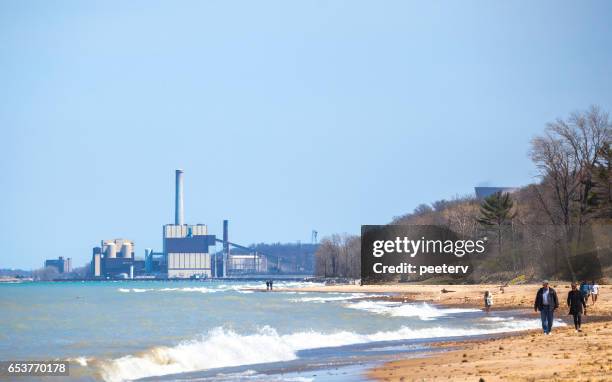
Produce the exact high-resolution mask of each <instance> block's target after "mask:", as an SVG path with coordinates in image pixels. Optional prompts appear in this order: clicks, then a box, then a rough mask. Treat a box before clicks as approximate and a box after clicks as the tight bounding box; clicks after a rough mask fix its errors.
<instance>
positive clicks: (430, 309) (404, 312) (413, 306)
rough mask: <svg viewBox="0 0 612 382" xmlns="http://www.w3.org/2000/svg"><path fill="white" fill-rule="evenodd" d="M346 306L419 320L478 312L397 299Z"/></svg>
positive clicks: (477, 310)
mask: <svg viewBox="0 0 612 382" xmlns="http://www.w3.org/2000/svg"><path fill="white" fill-rule="evenodd" d="M346 307H347V308H351V309H358V310H365V311H367V312H371V313H377V314H383V315H388V316H393V317H418V318H419V319H421V320H434V319H436V318H438V317H442V316H447V315H451V314H459V313H470V312H480V309H471V308H438V307H435V306H433V305H430V304H427V303H425V302H423V303H402V302H397V301H371V300H367V301H359V302H354V303H350V304H347V305H346Z"/></svg>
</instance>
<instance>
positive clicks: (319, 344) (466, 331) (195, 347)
mask: <svg viewBox="0 0 612 382" xmlns="http://www.w3.org/2000/svg"><path fill="white" fill-rule="evenodd" d="M539 326H540V323H539V320H537V319H529V320H515V321H511V322H502V323H500V324H499V325H498V326H496V327H493V328H450V327H442V326H438V327H432V328H422V329H411V328H408V327H406V326H403V327H401V328H399V329H398V330H394V331H379V332H374V333H371V334H360V333H355V332H350V331H337V332H333V333H321V332H317V331H303V332H296V333H291V334H283V335H281V334H279V333H278V332H277V331H276V330H274V329H273V328H270V327H263V328H261V329H259V330H258V331H257V332H255V333H251V334H238V333H236V332H234V331H232V330H227V329H224V328H215V329H213V330H211V331H209V332H208V333H207V334H205V335H203V336H201V338H198V339H195V340H191V341H185V342H182V343H180V344H178V345H176V346H171V347H167V346H160V347H155V348H152V349H149V350H147V351H144V352H142V353H138V354H134V355H127V356H124V357H121V358H117V359H113V360H108V361H103V362H100V363H99V364H98V367H99V368H100V373H101V375H102V377H103V378H104V380H106V381H108V382H120V381H125V380H131V379H137V378H144V377H151V376H160V375H165V374H174V373H184V372H190V371H197V370H207V369H213V368H221V367H231V366H241V365H252V364H258V363H267V362H280V361H290V360H294V359H296V358H298V352H299V351H300V350H306V349H315V348H325V347H336V346H345V345H353V344H360V343H369V342H377V341H394V340H408V339H423V338H440V337H451V336H453V337H456V336H459V337H461V336H474V335H480V334H493V333H503V332H511V331H520V330H526V329H535V328H538V327H539Z"/></svg>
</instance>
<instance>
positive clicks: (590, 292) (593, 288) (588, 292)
mask: <svg viewBox="0 0 612 382" xmlns="http://www.w3.org/2000/svg"><path fill="white" fill-rule="evenodd" d="M580 293H582V296H584V299H585V301H587V302H588V301H589V296H590V297H591V298H592V299H593V304H595V302H596V301H597V296H598V295H599V285H597V283H596V282H595V281H591V283H590V284H589V283H588V282H586V281H583V282H581V283H580Z"/></svg>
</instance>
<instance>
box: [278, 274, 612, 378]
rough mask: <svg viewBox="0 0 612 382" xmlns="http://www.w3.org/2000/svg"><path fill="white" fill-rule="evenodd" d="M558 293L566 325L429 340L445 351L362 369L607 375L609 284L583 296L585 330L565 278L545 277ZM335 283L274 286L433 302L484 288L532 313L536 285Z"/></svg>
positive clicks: (611, 339)
mask: <svg viewBox="0 0 612 382" xmlns="http://www.w3.org/2000/svg"><path fill="white" fill-rule="evenodd" d="M551 286H552V287H553V288H554V289H555V290H556V291H557V294H558V296H559V309H558V310H557V311H556V313H555V318H558V319H561V320H563V321H564V322H565V323H566V324H567V326H565V327H556V328H553V332H552V335H551V336H544V335H542V333H541V330H525V331H518V332H508V333H504V335H502V336H495V337H493V338H488V339H473V338H466V339H461V340H454V341H441V342H437V343H433V344H432V346H433V347H435V348H438V349H440V348H445V349H447V350H445V351H433V352H429V353H424V354H423V356H421V357H417V358H407V359H400V360H397V361H391V362H387V363H384V364H383V365H380V366H376V367H374V368H371V369H370V370H368V371H367V372H366V376H367V377H368V378H370V379H372V380H376V381H385V382H387V381H416V380H418V381H442V380H444V381H449V380H453V381H455V380H460V381H487V382H488V381H501V380H504V381H525V380H528V381H541V380H544V381H546V380H550V381H553V380H554V381H576V380H585V381H586V380H595V381H612V299H611V298H610V296H612V286H610V285H600V295H599V299H598V301H597V303H596V304H595V305H592V300H591V299H589V302H588V304H587V305H588V306H587V312H588V315H586V316H583V326H582V329H583V331H582V332H581V333H578V332H575V331H574V327H573V322H572V320H571V316H568V314H567V313H568V309H567V308H566V304H565V299H566V296H567V292H568V291H569V290H570V288H569V282H562V281H557V282H551ZM501 287H502V286H500V285H498V284H497V285H495V284H486V285H418V284H399V285H365V286H359V285H333V286H309V287H303V288H283V289H280V288H279V289H277V290H275V291H293V292H296V291H303V292H320V293H384V294H390V295H389V296H388V297H385V298H387V299H391V300H394V301H403V302H428V303H434V304H436V305H439V306H447V307H461V308H468V307H469V308H474V307H477V308H482V307H483V294H484V291H486V290H489V291H491V292H492V293H493V295H494V299H493V308H492V309H491V310H496V311H499V310H521V311H522V312H523V313H525V315H531V316H533V317H534V318H538V317H539V314H537V313H535V312H534V311H533V298H534V296H535V293H536V291H537V290H538V288H539V287H540V285H538V284H525V285H509V286H503V293H502V290H501V289H500V288H501Z"/></svg>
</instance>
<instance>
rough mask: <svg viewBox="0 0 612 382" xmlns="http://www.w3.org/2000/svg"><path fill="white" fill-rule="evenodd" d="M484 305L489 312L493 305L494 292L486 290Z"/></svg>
mask: <svg viewBox="0 0 612 382" xmlns="http://www.w3.org/2000/svg"><path fill="white" fill-rule="evenodd" d="M484 305H485V312H487V313H489V311H490V310H491V306H493V293H491V292H489V291H486V292H485V294H484Z"/></svg>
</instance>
